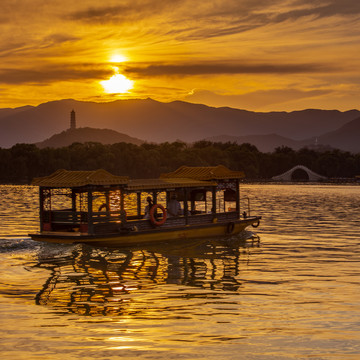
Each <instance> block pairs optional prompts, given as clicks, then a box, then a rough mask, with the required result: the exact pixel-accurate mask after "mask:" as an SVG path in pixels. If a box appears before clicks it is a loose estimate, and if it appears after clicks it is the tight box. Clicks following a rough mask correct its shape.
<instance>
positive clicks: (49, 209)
mask: <svg viewBox="0 0 360 360" xmlns="http://www.w3.org/2000/svg"><path fill="white" fill-rule="evenodd" d="M243 177H244V173H243V172H241V171H232V170H229V169H228V168H226V167H224V166H222V165H219V166H214V167H187V166H182V167H180V168H179V169H177V170H176V171H174V172H171V173H166V174H162V175H161V176H160V177H159V178H157V179H136V180H135V179H130V178H129V177H126V176H115V175H113V174H111V173H109V172H107V171H105V170H102V169H100V170H96V171H68V170H57V171H56V172H54V173H53V174H51V175H49V176H45V177H41V178H35V179H34V180H33V182H32V184H33V185H37V186H39V198H40V199H39V208H40V231H39V233H36V234H30V236H31V238H32V239H34V240H39V241H46V242H52V243H65V244H76V243H85V244H90V245H94V246H107V247H118V246H133V245H140V244H150V243H156V242H168V241H178V242H180V241H182V240H183V239H196V238H211V237H231V236H235V235H237V234H239V233H240V232H242V231H243V230H245V228H246V227H248V226H250V225H252V226H253V227H257V226H258V225H259V223H260V219H261V216H251V214H250V201H249V199H248V198H245V200H244V201H243V199H241V201H240V187H239V182H240V179H242V178H243ZM145 205H147V209H146V213H145ZM174 205H175V206H174ZM174 209H176V213H174Z"/></svg>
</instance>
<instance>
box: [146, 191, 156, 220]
mask: <svg viewBox="0 0 360 360" xmlns="http://www.w3.org/2000/svg"><path fill="white" fill-rule="evenodd" d="M146 201H147V202H148V204H147V205H146V206H145V216H144V219H150V209H151V208H152V206H153V205H154V203H153V200H152V198H151V196H148V197H147V198H146Z"/></svg>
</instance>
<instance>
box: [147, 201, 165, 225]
mask: <svg viewBox="0 0 360 360" xmlns="http://www.w3.org/2000/svg"><path fill="white" fill-rule="evenodd" d="M156 209H160V210H161V211H162V213H163V216H162V219H161V220H159V221H158V220H157V219H155V210H156ZM149 214H150V221H151V223H152V224H153V225H155V226H160V225H162V224H164V222H165V221H166V217H167V215H166V210H165V208H164V207H163V206H162V205H161V204H154V205H153V206H152V207H151V209H150V213H149Z"/></svg>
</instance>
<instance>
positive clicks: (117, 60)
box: [110, 54, 127, 63]
mask: <svg viewBox="0 0 360 360" xmlns="http://www.w3.org/2000/svg"><path fill="white" fill-rule="evenodd" d="M125 61H127V58H126V57H125V56H124V55H120V54H114V55H113V56H112V57H111V58H110V62H113V63H120V62H125Z"/></svg>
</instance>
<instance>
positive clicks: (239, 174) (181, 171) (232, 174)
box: [160, 165, 245, 180]
mask: <svg viewBox="0 0 360 360" xmlns="http://www.w3.org/2000/svg"><path fill="white" fill-rule="evenodd" d="M244 177H245V174H244V172H243V171H232V170H230V169H228V168H227V167H225V166H223V165H218V166H203V167H191V166H181V167H179V168H178V169H177V170H175V171H173V172H170V173H166V174H161V175H160V178H161V179H167V178H188V179H194V180H225V179H229V180H230V179H242V178H244Z"/></svg>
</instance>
